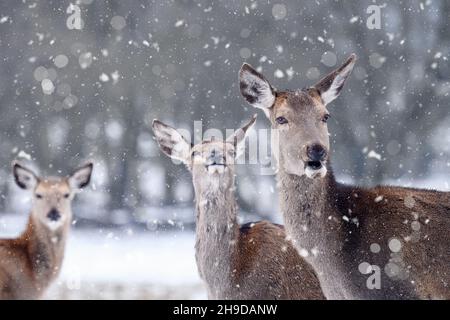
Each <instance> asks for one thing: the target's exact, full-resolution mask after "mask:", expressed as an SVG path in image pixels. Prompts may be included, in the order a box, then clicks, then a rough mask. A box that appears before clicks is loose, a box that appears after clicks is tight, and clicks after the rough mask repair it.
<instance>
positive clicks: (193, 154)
mask: <svg viewBox="0 0 450 320" xmlns="http://www.w3.org/2000/svg"><path fill="white" fill-rule="evenodd" d="M199 155H200V152H198V151H193V152H192V157H196V156H199Z"/></svg>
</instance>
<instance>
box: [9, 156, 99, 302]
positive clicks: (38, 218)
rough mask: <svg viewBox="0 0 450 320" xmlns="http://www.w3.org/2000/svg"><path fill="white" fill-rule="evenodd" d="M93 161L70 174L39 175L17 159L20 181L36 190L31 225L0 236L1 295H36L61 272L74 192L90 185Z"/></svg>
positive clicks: (21, 183) (28, 187) (29, 221)
mask: <svg viewBox="0 0 450 320" xmlns="http://www.w3.org/2000/svg"><path fill="white" fill-rule="evenodd" d="M92 167H93V165H92V163H88V164H86V165H84V166H83V167H81V168H79V169H77V170H75V171H74V173H73V174H72V175H70V176H68V177H64V178H62V177H48V178H40V177H38V176H37V175H36V174H35V173H34V172H33V171H32V170H31V169H28V168H26V167H25V166H23V165H21V164H19V163H17V162H16V163H14V164H13V172H14V178H15V181H16V183H17V185H18V186H19V187H20V188H22V189H25V190H30V191H32V192H33V204H32V209H31V214H30V217H29V220H28V226H27V228H26V230H25V232H23V234H22V235H21V236H20V237H19V238H17V239H2V240H0V299H37V298H40V297H42V295H43V294H44V292H45V290H46V289H47V288H48V287H49V285H50V284H51V283H52V281H53V280H54V279H55V278H56V277H57V276H58V274H59V272H60V269H61V264H62V261H63V257H64V247H65V244H66V239H67V234H68V231H69V228H70V225H71V219H72V209H71V203H72V200H73V199H74V196H75V193H76V192H77V191H78V190H79V189H81V188H84V187H85V186H87V185H88V183H89V181H90V177H91V173H92Z"/></svg>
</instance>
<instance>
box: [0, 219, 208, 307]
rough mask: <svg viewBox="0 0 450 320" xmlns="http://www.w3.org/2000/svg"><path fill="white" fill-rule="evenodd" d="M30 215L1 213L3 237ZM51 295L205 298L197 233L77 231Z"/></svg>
mask: <svg viewBox="0 0 450 320" xmlns="http://www.w3.org/2000/svg"><path fill="white" fill-rule="evenodd" d="M26 218H27V217H26V216H20V217H17V216H13V215H1V216H0V237H1V238H4V237H12V236H17V235H18V234H19V233H20V232H21V230H22V229H23V228H24V226H25V222H26ZM46 298H47V299H205V298H206V293H205V290H204V287H203V285H202V283H201V280H200V278H199V276H198V273H197V266H196V264H195V259H194V233H192V232H177V233H172V232H143V231H140V232H136V233H135V232H133V231H132V230H131V229H126V230H124V231H117V230H105V229H103V230H98V231H97V230H89V231H86V230H83V231H79V230H73V231H72V232H71V234H70V237H69V241H68V244H67V248H66V256H65V259H64V263H63V267H62V271H61V275H60V277H59V279H58V280H57V281H56V283H54V285H53V286H52V288H51V289H50V290H49V291H48V294H47V296H46Z"/></svg>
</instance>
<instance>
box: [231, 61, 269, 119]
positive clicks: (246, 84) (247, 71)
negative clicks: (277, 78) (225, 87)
mask: <svg viewBox="0 0 450 320" xmlns="http://www.w3.org/2000/svg"><path fill="white" fill-rule="evenodd" d="M239 85H240V89H241V94H242V96H243V97H244V98H245V100H247V102H248V103H250V104H251V105H252V106H254V107H255V108H260V109H263V110H264V112H266V114H267V110H268V109H270V108H271V107H272V106H273V103H274V102H275V90H274V89H273V88H272V86H271V85H270V83H269V81H267V80H266V78H264V76H263V75H262V74H260V73H259V72H258V71H256V70H255V69H253V68H252V67H251V66H250V65H249V64H247V63H244V64H243V65H242V67H241V70H240V71H239Z"/></svg>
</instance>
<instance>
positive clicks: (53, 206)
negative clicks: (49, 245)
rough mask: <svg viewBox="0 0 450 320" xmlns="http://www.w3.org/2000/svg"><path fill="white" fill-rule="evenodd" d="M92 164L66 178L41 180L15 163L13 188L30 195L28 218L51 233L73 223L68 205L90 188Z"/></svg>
mask: <svg viewBox="0 0 450 320" xmlns="http://www.w3.org/2000/svg"><path fill="white" fill-rule="evenodd" d="M92 168H93V164H92V163H87V164H85V165H84V166H83V167H81V168H78V169H77V170H75V171H74V172H73V173H72V174H71V175H69V176H67V177H46V178H41V177H39V176H38V175H37V174H35V173H34V171H33V170H31V169H29V168H27V167H25V166H24V165H22V164H20V163H18V162H14V163H13V173H14V178H15V181H16V184H17V185H18V186H19V187H20V188H22V189H25V190H30V191H32V192H33V203H32V211H31V215H32V218H34V220H35V221H39V222H41V223H42V224H43V225H44V226H46V227H48V228H49V229H51V230H57V229H59V228H61V227H62V226H65V225H66V224H68V223H69V222H70V221H71V219H72V209H71V203H72V200H73V199H74V197H75V194H76V193H77V192H78V191H79V190H80V189H82V188H84V187H86V186H87V185H88V184H89V181H90V179H91V173H92Z"/></svg>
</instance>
